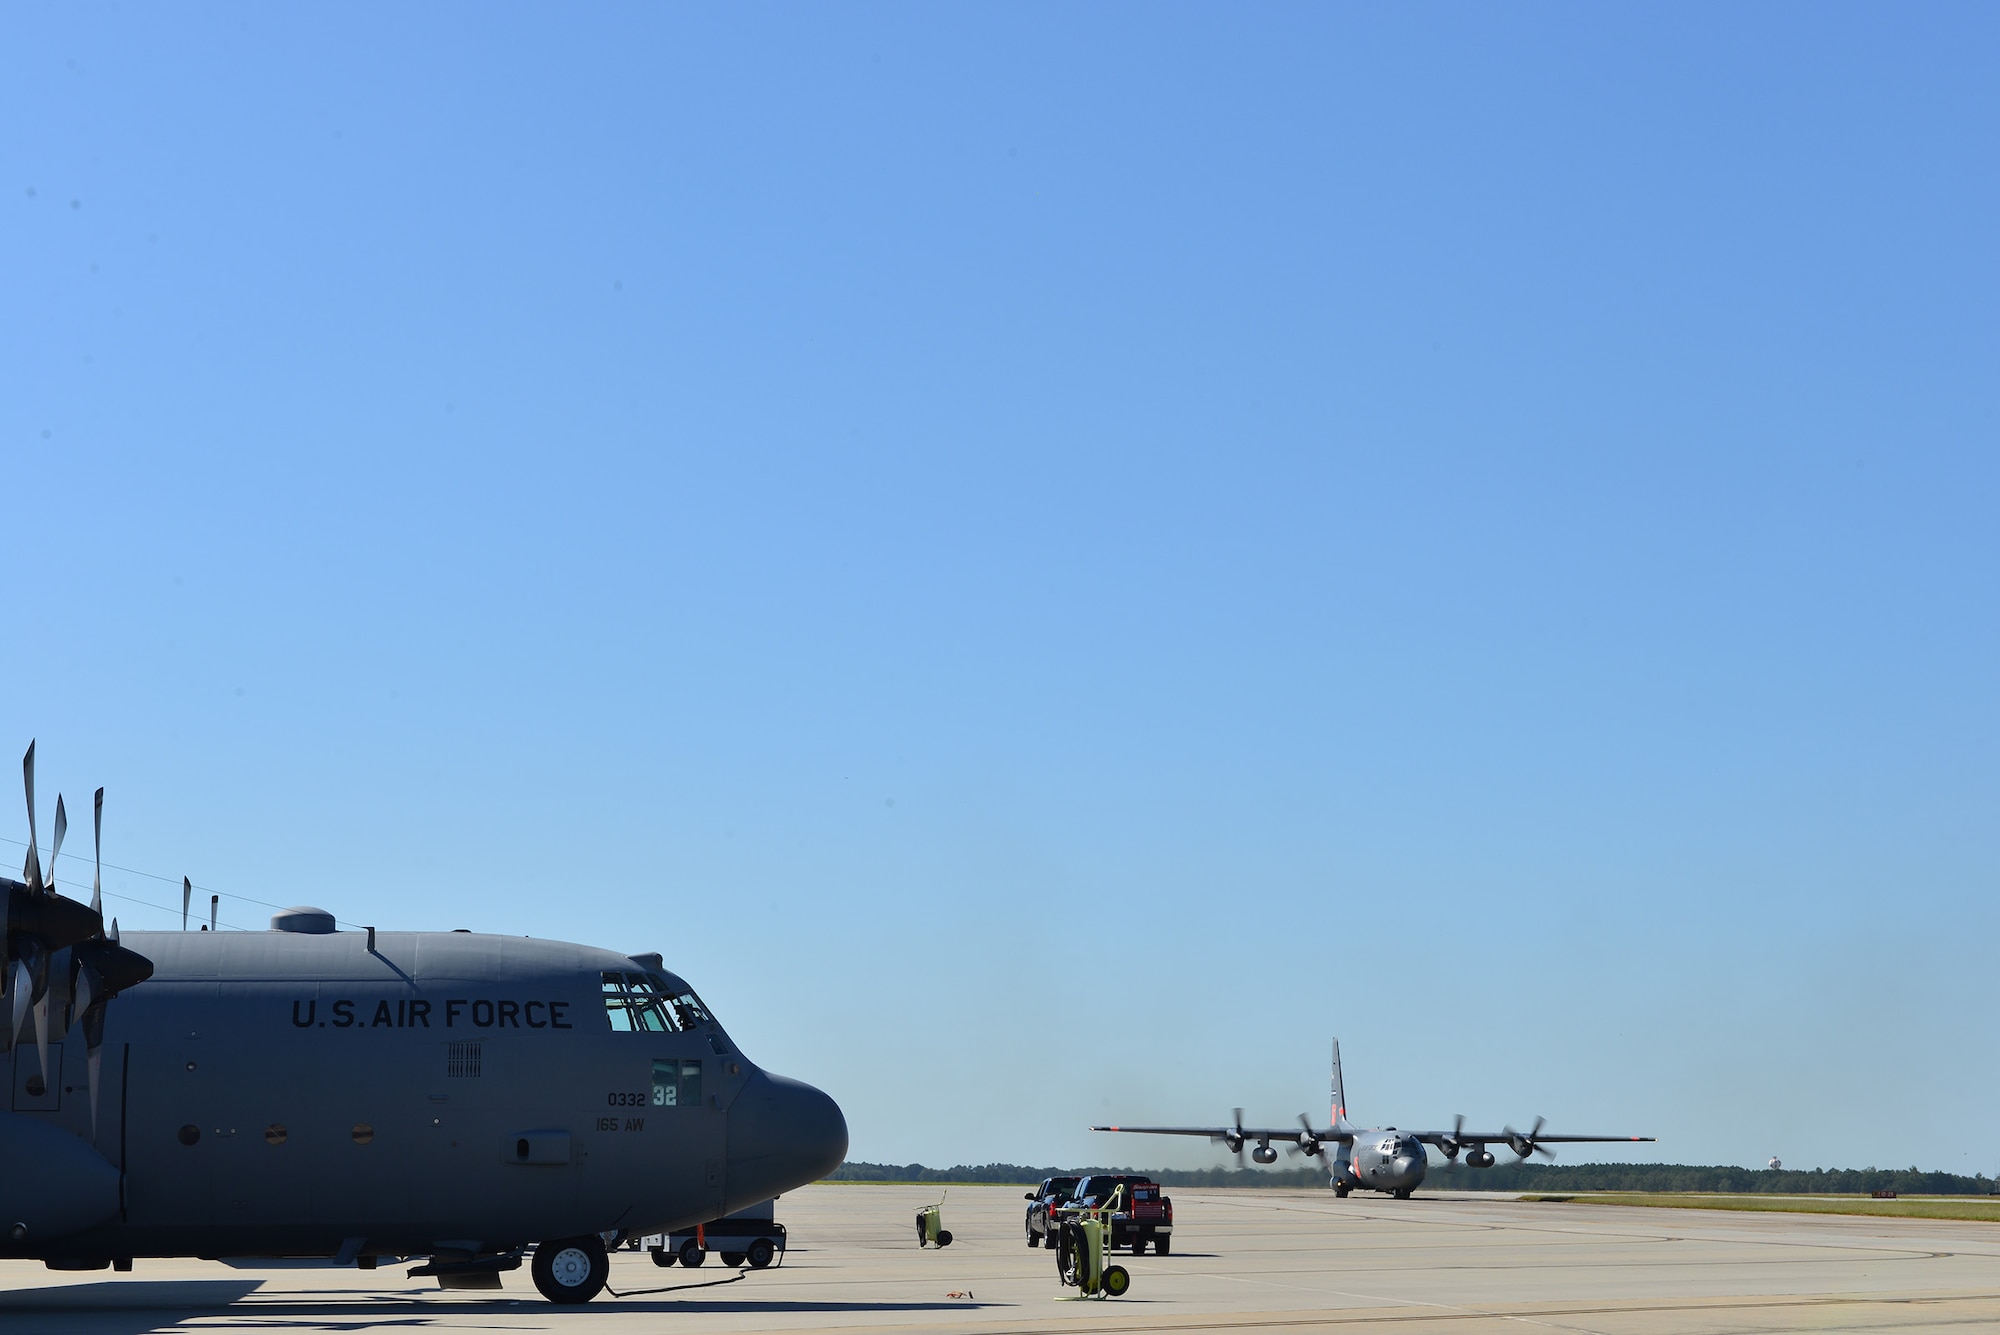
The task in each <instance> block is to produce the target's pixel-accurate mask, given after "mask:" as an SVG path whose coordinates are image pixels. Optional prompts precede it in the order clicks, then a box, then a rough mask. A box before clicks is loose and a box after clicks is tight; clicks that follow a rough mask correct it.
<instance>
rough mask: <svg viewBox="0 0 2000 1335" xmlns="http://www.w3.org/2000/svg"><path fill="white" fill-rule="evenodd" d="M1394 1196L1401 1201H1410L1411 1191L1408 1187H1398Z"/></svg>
mask: <svg viewBox="0 0 2000 1335" xmlns="http://www.w3.org/2000/svg"><path fill="white" fill-rule="evenodd" d="M1393 1194H1394V1195H1395V1197H1396V1199H1397V1200H1399V1201H1406V1200H1408V1199H1410V1189H1409V1188H1408V1187H1398V1188H1397V1189H1396V1190H1395V1192H1394V1193H1393Z"/></svg>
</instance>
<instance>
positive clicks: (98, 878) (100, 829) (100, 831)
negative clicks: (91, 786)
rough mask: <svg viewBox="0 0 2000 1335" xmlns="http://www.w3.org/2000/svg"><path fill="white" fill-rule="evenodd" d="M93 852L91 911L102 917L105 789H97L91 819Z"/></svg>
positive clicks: (91, 846) (91, 847)
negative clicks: (94, 862) (94, 809)
mask: <svg viewBox="0 0 2000 1335" xmlns="http://www.w3.org/2000/svg"><path fill="white" fill-rule="evenodd" d="M91 825H92V831H91V838H90V849H91V854H92V856H93V857H95V859H96V862H97V869H96V870H95V871H93V872H92V873H91V875H90V911H91V912H92V913H95V914H96V915H97V916H98V917H99V918H100V919H101V918H103V916H104V790H103V789H102V788H100V789H98V790H97V814H96V815H95V816H94V817H92V819H91Z"/></svg>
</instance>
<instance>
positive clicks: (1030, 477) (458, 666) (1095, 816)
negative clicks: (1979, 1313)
mask: <svg viewBox="0 0 2000 1335" xmlns="http://www.w3.org/2000/svg"><path fill="white" fill-rule="evenodd" d="M1996 39H2000V11H1996V10H1995V9H1994V8H1993V7H1992V6H1990V5H1949V4H1933V5H1921V6H1890V5H1886V4H1885V5H1878V6H1870V7H1857V6H1851V5H1826V4H1812V5H1780V4H1767V5H1756V6H1723V5H1710V6H1668V5H1654V6H1634V5H1619V6H1604V5H1574V6H1560V5H1514V6H1491V5H1459V6H1417V5H1396V6H1387V5H1385V6H1379V7H1373V8H1358V7H1338V6H1332V5H1320V6H1303V5H1301V6H1270V5H1264V6H1222V5H1216V6H1208V7H1187V6H1168V5H1159V4H1146V5H1110V4H1106V5H1091V6H1080V7H1079V6H1030V5H1008V6H987V7H969V6H963V5H950V6H940V5H911V6H900V7H860V6H851V5H849V6H829V5H798V6H783V7H773V6H761V7H747V6H730V7H713V6H666V5H652V4H647V5H603V6H589V7H584V8H575V7H571V8H568V9H563V10H560V11H558V10H556V9H553V8H550V7H547V6H525V5H522V6H502V5H460V6H455V7H454V6H421V7H417V8H414V9H413V8H411V7H409V6H401V5H394V6H392V5H375V6H358V5H321V6H317V7H312V6H288V7H285V8H284V9H282V10H274V9H273V8H271V7H269V6H253V5H244V6H240V7H235V8H222V7H215V6H192V5H190V6H173V7H161V6H150V5H133V4H127V5H123V6H88V5H64V6H54V5H37V6H27V5H22V6H12V7H10V8H9V9H8V11H7V12H6V14H5V16H4V18H0V126H4V133H0V441H4V442H5V454H6V474H5V476H6V482H7V492H8V496H9V506H8V510H9V524H8V536H9V539H10V541H9V542H8V550H9V553H10V560H11V571H12V577H11V579H10V580H9V587H10V588H11V589H12V597H13V604H14V612H13V615H12V616H11V617H10V624H11V625H12V627H13V638H12V646H13V647H12V650H11V651H10V652H9V653H8V654H7V655H6V656H5V658H4V666H0V686H4V697H0V698H4V701H5V707H4V721H5V725H6V726H4V727H0V741H5V743H6V745H7V746H8V747H10V748H19V747H24V746H25V745H26V743H27V741H28V739H29V738H30V737H39V738H40V740H41V751H42V769H43V776H44V782H45V792H46V796H45V797H44V802H45V803H46V805H45V807H44V817H43V819H44V830H43V837H44V839H45V840H46V838H47V826H46V822H47V820H48V815H47V811H48V808H50V807H52V806H53V799H54V793H55V791H56V790H57V789H58V788H60V789H62V790H64V791H66V792H67V793H68V794H69V796H70V798H71V800H72V802H73V803H74V805H75V809H76V810H77V811H82V810H85V809H86V808H87V804H88V793H89V791H90V789H91V788H93V787H95V786H96V785H98V784H100V783H101V784H104V785H106V787H107V788H108V790H109V792H108V796H107V804H108V806H107V821H108V822H109V832H108V834H107V839H108V850H107V855H108V856H109V857H110V858H111V859H112V860H113V861H114V862H115V863H118V864H119V865H120V866H124V867H131V868H135V869H139V870H142V871H145V872H149V873H154V874H157V875H159V876H162V877H169V878H172V880H173V881H174V882H175V883H177V882H178V878H179V877H180V875H181V874H182V873H184V872H185V873H188V874H191V875H192V876H193V877H194V879H195V881H196V882H197V883H198V884H199V885H202V886H204V887H207V888H209V889H212V890H214V891H217V892H221V893H224V894H225V895H227V896H230V898H226V899H225V900H224V911H223V917H224V920H225V921H228V922H230V923H233V924H236V925H240V926H246V927H252V928H256V927H261V926H262V924H263V922H264V920H265V918H266V917H267V916H268V912H269V911H268V910H267V909H265V908H263V907H260V906H259V905H258V904H256V903H253V902H247V901H251V900H263V901H269V902H272V903H278V904H291V903H316V904H320V905H323V906H325V907H327V908H329V909H332V910H333V911H335V912H336V913H337V914H338V915H339V916H340V917H341V918H342V919H343V920H345V921H348V922H352V923H375V924H378V925H380V926H383V927H385V928H386V927H397V928H448V927H459V926H469V927H480V928H486V929H490V930H494V931H501V932H518V933H533V934H536V935H545V936H554V937H561V938H567V939H574V940H579V941H586V942H592V943H596V944H602V945H611V946H619V947H623V948H626V949H630V950H634V951H640V950H653V949H657V950H661V951H663V952H665V954H666V957H667V959H668V960H669V962H670V964H671V965H672V966H673V967H674V968H676V969H678V970H679V971H681V972H682V973H683V974H684V975H685V976H686V977H688V978H689V979H690V980H691V981H692V982H693V983H694V984H695V986H696V987H697V988H698V989H699V990H701V991H702V992H703V993H704V995H705V996H706V997H707V998H708V1000H709V1001H710V1002H711V1003H712V1005H713V1006H714V1007H715V1009H716V1010H717V1011H718V1013H719V1014H720V1015H721V1016H722V1018H723V1019H724V1021H725V1022H726V1023H727V1024H728V1025H729V1026H730V1027H731V1029H732V1030H733V1031H734V1032H735V1034H736V1036H737V1037H738V1039H739V1041H740V1042H741V1043H742V1044H743V1045H744V1047H745V1049H746V1050H747V1051H748V1052H750V1054H751V1055H752V1056H754V1057H756V1058H757V1059H758V1060H760V1061H762V1062H764V1063H765V1064H767V1065H769V1066H771V1067H773V1068H774V1069H778V1070H782V1071H786V1072H790V1073H793V1074H796V1075H799V1076H802V1077H805V1078H807V1079H810V1080H813V1081H815V1082H817V1083H820V1084H822V1085H824V1086H825V1087H827V1088H828V1089H829V1090H831V1091H832V1092H833V1093H835V1094H836V1096H837V1097H839V1098H840V1100H841V1101H842V1103H843V1104H844V1106H845V1107H846V1109H847V1112H848V1116H849V1120H850V1122H851V1125H852V1128H853V1153H854V1155H855V1156H856V1157H858V1158H872V1159H895V1160H901V1161H908V1160H913V1159H921V1160H924V1161H927V1162H931V1163H948V1162H953V1161H959V1160H984V1159H1011V1160H1016V1161H1029V1162H1076V1161H1091V1160H1100V1161H1101V1160H1104V1159H1117V1160H1121V1161H1128V1162H1130V1161H1137V1162H1141V1163H1149V1164H1165V1163H1169V1162H1180V1163H1200V1162H1208V1161H1210V1156H1211V1154H1212V1151H1210V1150H1209V1149H1208V1148H1207V1147H1206V1146H1176V1145H1170V1144H1165V1143H1160V1144H1148V1143H1118V1144H1108V1143H1106V1142H1105V1138H1103V1137H1092V1136H1090V1135H1089V1134H1088V1133H1086V1132H1084V1131H1083V1130H1082V1128H1083V1127H1084V1126H1085V1125H1086V1124H1088V1123H1089V1122H1091V1121H1095V1120H1103V1119H1114V1120H1128V1121H1132V1120H1140V1119H1152V1118H1158V1119H1172V1120H1177V1121H1178V1120H1189V1121H1205V1120H1209V1119H1222V1118H1226V1116H1227V1115H1228V1109H1229V1108H1230V1107H1231V1106H1232V1105H1234V1104H1238V1103H1240V1104H1242V1105H1244V1106H1245V1107H1246V1108H1247V1109H1248V1110H1249V1112H1250V1115H1251V1116H1252V1117H1255V1118H1261V1119H1268V1120H1274V1121H1280V1122H1286V1121H1290V1120H1291V1118H1292V1117H1293V1115H1294V1114H1296V1113H1298V1112H1300V1111H1302V1110H1304V1111H1312V1112H1314V1113H1315V1114H1320V1113H1323V1112H1324V1109H1325V1084H1324V1070H1325V1064H1326V1058H1325V1053H1326V1044H1327V1038H1328V1036H1329V1035H1331V1034H1335V1033H1338V1034H1339V1035H1340V1036H1341V1037H1342V1039H1343V1041H1344V1045H1345V1049H1346V1055H1347V1064H1348V1077H1349V1093H1350V1101H1351V1104H1352V1107H1353V1111H1354V1112H1355V1113H1356V1115H1358V1116H1360V1117H1362V1118H1364V1119H1366V1120H1370V1121H1393V1122H1397V1123H1399V1124H1401V1125H1404V1126H1410V1125H1418V1124H1428V1125H1437V1124H1440V1123H1445V1122H1448V1120H1449V1118H1450V1117H1451V1115H1452V1114H1453V1113H1455V1112H1460V1111H1463V1112H1465V1113H1466V1114H1467V1115H1468V1116H1470V1117H1472V1118H1474V1119H1475V1120H1479V1121H1493V1122H1498V1121H1505V1120H1513V1121H1514V1122H1515V1123H1516V1124H1520V1123H1523V1122H1525V1121H1527V1120H1529V1119H1532V1118H1533V1117H1534V1116H1535V1115H1536V1114H1537V1113H1546V1114H1547V1115H1548V1116H1549V1117H1550V1119H1551V1123H1552V1125H1553V1126H1555V1127H1557V1128H1559V1129H1570V1130H1579V1131H1589V1130H1602V1131H1613V1132H1618V1131H1634V1132H1650V1133H1653V1134H1656V1135H1658V1136H1660V1137H1661V1143H1660V1145H1659V1146H1658V1147H1657V1149H1655V1148H1654V1147H1643V1154H1644V1156H1646V1157H1651V1156H1653V1155H1655V1154H1657V1156H1659V1157H1664V1158H1672V1159H1679V1160H1684V1161H1692V1162H1714V1161H1733V1162H1760V1161H1761V1160H1762V1159H1763V1158H1765V1157H1766V1156H1767V1155H1769V1154H1772V1153H1779V1154H1782V1155H1783V1156H1784V1157H1785V1159H1786V1160H1787V1161H1788V1162H1792V1163H1798V1164H1802V1165H1811V1164H1828V1165H1862V1164H1868V1163H1876V1164H1883V1165H1895V1166H1903V1165H1905V1164H1909V1163H1913V1162H1914V1163H1917V1164H1920V1165H1921V1166H1923V1167H1926V1168H1931V1167H1941V1168H1949V1169H1955V1170H1959V1171H1965V1172H1971V1171H1985V1172H1988V1173H1992V1172H1994V1171H1995V1170H1996V1168H2000V1152H1996V1151H1994V1150H1993V1149H1992V1148H1991V1146H1990V1144H1987V1143H1986V1142H1985V1139H1984V1133H1985V1131H1986V1129H1987V1127H1988V1125H1989V1124H1990V1121H1991V1116H1992V1110H1993V1108H1994V1107H1995V1106H1996V1104H2000V1076H1996V1074H1995V1070H1996V1067H1995V1062H1994V1056H1995V1051H1994V1044H1995V1040H1994V1038H1993V1034H1992V1027H1991V1025H1992V1015H1993V1000H1992V996H1993V992H1992V988H1993V983H1992V979H1993V976H1994V950H1995V929H1996V927H2000V908H1996V895H1995V889H1996V885H1995V882H1996V872H2000V856H1996V855H2000V828H1996V812H2000V760H1997V759H1996V756H2000V752H1997V751H1996V741H2000V727H1996V724H2000V710H1997V709H1996V697H1995V689H1994V686H1995V682H1996V680H2000V652H1996V651H2000V642H1997V641H1996V610H2000V609H1996V605H1995V576H1996V573H2000V523H1996V501H2000V457H1996V450H1995V434H1996V419H1995V407H1996V403H2000V387H1996V376H1995V368H1996V367H1997V366H2000V338H1997V337H1996V333H2000V328H1997V327H1996V326H1997V325H2000V283H1996V262H1997V261H1996V257H1997V256H2000V248H1996V246H1995V244H1994V238H1995V237H1996V236H2000V207H1996V204H2000V187H1997V186H1996V179H2000V173H1996V172H1995V170H1994V165H1995V164H1994V144H1995V142H1996V131H2000V114H1996V113H2000V81H1996V80H1995V79H1994V77H1993V71H1994V69H1995V68H1996V65H2000V40H1996ZM17 753H18V750H17V749H16V750H10V751H8V752H7V754H10V755H11V754H17ZM6 800H11V799H6ZM0 809H6V808H4V804H3V803H0ZM13 824H14V825H16V826H24V824H25V822H24V821H22V820H21V819H20V818H19V817H18V816H17V817H15V818H14V821H13ZM87 826H88V823H87V821H79V822H78V823H77V827H76V829H77V831H78V832H81V836H82V837H81V838H79V834H78V833H76V832H73V833H72V836H71V842H70V849H71V850H73V851H81V852H83V853H85V854H86V855H87V852H88V831H87ZM23 832H24V831H23V830H21V829H14V828H11V827H9V826H8V825H7V823H6V821H4V820H0V833H6V834H9V835H12V836H14V837H19V836H20V834H22V833H23ZM4 851H5V846H4V845H0V853H4ZM16 856H18V853H17V854H16ZM64 861H65V863H66V864H67V866H66V869H65V873H64V874H65V875H66V876H67V877H69V878H71V879H70V884H71V885H72V886H75V885H77V884H78V881H77V878H78V877H80V878H81V882H82V884H84V885H86V886H87V883H88V867H87V863H86V862H84V861H83V860H81V859H79V860H76V861H74V862H72V861H71V859H70V858H69V857H67V856H65V859H64ZM111 888H112V889H113V890H114V891H116V892H117V893H119V894H121V895H126V896H131V897H134V898H136V899H139V900H145V901H148V902H150V903H152V904H156V905H174V906H175V908H176V912H177V904H176V901H177V899H178V895H177V891H176V889H174V888H170V887H169V885H168V883H167V882H164V881H151V880H147V879H146V878H144V877H141V876H136V875H130V874H125V873H118V874H116V875H114V876H113V877H112V879H111ZM237 896H241V897H244V898H241V899H239V898H236V897H237ZM113 902H114V907H115V908H116V909H117V911H118V912H119V914H120V917H121V918H122V919H123V920H124V922H125V924H126V925H127V926H163V925H166V924H167V923H168V922H170V921H171V920H172V918H173V916H174V915H173V914H169V913H166V912H162V911H160V910H157V909H152V908H148V907H145V906H144V905H143V904H137V903H132V902H129V901H128V900H114V901H113ZM1176 1154H1180V1155H1181V1156H1182V1157H1180V1158H1178V1159H1176V1158H1175V1157H1174V1156H1175V1155H1176ZM1569 1157H1570V1158H1572V1159H1574V1158H1576V1157H1579V1156H1578V1155H1575V1154H1572V1155H1570V1156H1569Z"/></svg>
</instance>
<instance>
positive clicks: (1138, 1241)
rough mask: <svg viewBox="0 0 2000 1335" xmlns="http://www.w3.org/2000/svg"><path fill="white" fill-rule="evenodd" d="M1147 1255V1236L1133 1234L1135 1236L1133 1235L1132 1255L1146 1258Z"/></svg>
mask: <svg viewBox="0 0 2000 1335" xmlns="http://www.w3.org/2000/svg"><path fill="white" fill-rule="evenodd" d="M1145 1254H1146V1235H1145V1234H1143V1233H1135V1234H1133V1235H1132V1255H1134V1256H1144V1255H1145Z"/></svg>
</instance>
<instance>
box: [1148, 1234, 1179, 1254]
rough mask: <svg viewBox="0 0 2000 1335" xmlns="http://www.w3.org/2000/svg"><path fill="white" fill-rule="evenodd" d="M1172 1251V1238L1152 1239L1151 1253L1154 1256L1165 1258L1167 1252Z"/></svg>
mask: <svg viewBox="0 0 2000 1335" xmlns="http://www.w3.org/2000/svg"><path fill="white" fill-rule="evenodd" d="M1173 1249H1174V1240H1173V1238H1172V1237H1164V1238H1154V1239H1153V1252H1154V1254H1155V1255H1157V1256H1165V1255H1166V1254H1167V1253H1168V1252H1170V1251H1172V1250H1173Z"/></svg>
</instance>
